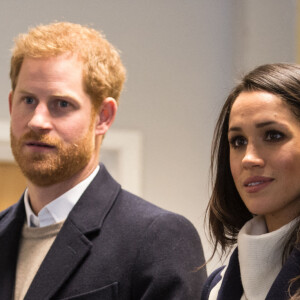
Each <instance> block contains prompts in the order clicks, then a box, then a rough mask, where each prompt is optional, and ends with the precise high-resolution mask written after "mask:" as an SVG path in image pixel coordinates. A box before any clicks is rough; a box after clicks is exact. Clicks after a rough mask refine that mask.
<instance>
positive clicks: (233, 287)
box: [217, 248, 243, 300]
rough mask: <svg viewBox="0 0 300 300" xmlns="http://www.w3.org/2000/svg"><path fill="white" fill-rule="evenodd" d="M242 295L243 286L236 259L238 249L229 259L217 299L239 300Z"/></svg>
mask: <svg viewBox="0 0 300 300" xmlns="http://www.w3.org/2000/svg"><path fill="white" fill-rule="evenodd" d="M242 295H243V285H242V280H241V272H240V266H239V259H238V249H237V248H236V249H235V250H234V252H233V253H232V255H231V257H230V261H229V264H228V267H227V270H226V272H225V274H224V279H223V282H222V285H221V288H220V291H219V293H218V298H217V299H218V300H219V299H231V300H239V299H241V297H242Z"/></svg>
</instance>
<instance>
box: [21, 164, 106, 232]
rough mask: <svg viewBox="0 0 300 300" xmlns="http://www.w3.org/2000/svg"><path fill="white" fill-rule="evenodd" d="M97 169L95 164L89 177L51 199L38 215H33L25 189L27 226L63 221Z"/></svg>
mask: <svg viewBox="0 0 300 300" xmlns="http://www.w3.org/2000/svg"><path fill="white" fill-rule="evenodd" d="M99 169H100V167H99V166H97V167H96V169H95V170H94V171H93V173H92V174H91V175H90V176H89V177H87V178H86V179H84V180H83V181H81V182H80V183H78V184H77V185H75V186H74V187H73V188H71V189H70V190H69V191H67V192H66V193H64V194H62V195H61V196H59V197H58V198H56V199H54V200H53V201H51V202H50V203H49V204H47V205H46V206H45V207H43V208H42V209H41V211H40V212H39V213H38V215H35V214H34V212H33V211H32V209H31V206H30V204H29V197H28V189H26V190H25V194H24V204H25V211H26V218H27V225H28V227H45V226H49V225H52V224H55V223H59V222H62V221H64V220H65V219H66V218H67V217H68V215H69V213H70V211H71V210H72V208H73V207H74V205H75V204H76V203H77V201H78V200H79V198H80V197H81V195H82V194H83V192H84V191H85V190H86V188H87V187H88V186H89V184H90V183H91V182H92V180H93V179H94V178H95V176H96V175H97V173H98V171H99Z"/></svg>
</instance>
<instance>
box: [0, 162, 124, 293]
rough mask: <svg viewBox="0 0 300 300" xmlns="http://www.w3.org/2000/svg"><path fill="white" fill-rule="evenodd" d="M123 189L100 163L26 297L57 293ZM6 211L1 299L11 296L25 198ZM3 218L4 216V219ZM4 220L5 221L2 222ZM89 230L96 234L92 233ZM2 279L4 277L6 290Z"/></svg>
mask: <svg viewBox="0 0 300 300" xmlns="http://www.w3.org/2000/svg"><path fill="white" fill-rule="evenodd" d="M120 189H121V187H120V185H119V184H118V183H117V182H115V181H114V180H113V179H112V177H111V176H110V175H109V173H108V172H107V170H106V168H105V167H104V165H102V164H101V167H100V171H99V172H98V174H97V175H96V177H95V178H94V180H93V181H92V183H91V184H90V185H89V186H88V188H87V189H86V190H85V192H84V193H83V195H82V196H81V198H80V199H79V201H78V202H77V204H76V205H75V206H74V208H73V209H72V211H71V212H70V214H69V216H68V218H67V219H66V221H65V223H64V225H63V227H62V229H61V231H60V232H59V234H58V236H57V238H56V239H55V241H54V243H53V245H52V247H51V248H50V250H49V252H48V254H47V255H46V257H45V259H44V261H43V263H42V265H41V266H40V268H39V270H38V272H37V274H36V276H35V278H34V279H33V281H32V284H31V286H30V288H29V290H28V292H27V295H26V297H25V299H48V298H50V297H51V296H52V295H54V294H55V293H56V292H57V290H58V289H59V288H60V287H61V286H62V284H63V283H64V282H65V281H66V280H67V279H68V278H69V276H70V275H71V274H72V272H73V271H74V270H75V269H76V267H77V266H78V265H79V264H80V263H81V261H82V260H83V258H84V257H86V256H87V255H88V254H89V250H90V249H91V247H92V237H93V236H95V234H97V233H99V232H100V229H101V226H102V224H103V222H104V220H105V217H106V216H107V214H108V213H109V211H110V209H111V207H112V206H113V204H114V202H115V200H116V197H117V195H118V193H119V192H120ZM7 214H8V216H7V220H3V221H2V225H1V227H2V228H1V229H0V253H1V254H2V255H1V256H0V278H1V279H0V283H1V284H0V285H1V289H0V290H1V291H0V299H2V298H3V299H8V295H9V296H10V298H12V297H11V295H12V291H13V288H14V278H15V266H16V260H17V253H18V242H19V239H20V234H21V230H22V226H23V224H24V220H25V210H24V203H23V197H22V198H21V200H20V201H19V203H18V204H17V205H16V206H15V207H14V208H13V209H12V211H11V212H10V211H9V212H8V213H7ZM4 218H5V216H4V217H3V218H2V219H4ZM4 221H6V222H5V223H4V224H3V222H4ZM90 233H94V234H93V235H89V234H90ZM90 236H91V238H89V237H90ZM3 253H4V254H5V255H3ZM12 266H13V267H12ZM7 272H9V274H7ZM8 275H9V276H8ZM7 277H9V278H7ZM4 278H6V279H4ZM3 280H5V288H4V290H3V284H2V281H3ZM6 286H7V287H6ZM2 290H3V292H2ZM2 295H3V297H1V296H2Z"/></svg>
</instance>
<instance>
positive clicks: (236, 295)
mask: <svg viewBox="0 0 300 300" xmlns="http://www.w3.org/2000/svg"><path fill="white" fill-rule="evenodd" d="M223 268H224V267H221V268H219V269H217V270H215V271H214V272H213V273H212V274H211V275H210V276H209V277H208V279H207V281H206V283H205V285H204V288H203V293H202V297H201V299H202V300H207V299H208V298H209V294H210V292H211V290H212V288H213V287H214V286H215V285H216V284H217V283H218V282H219V281H220V280H221V279H222V277H221V272H222V270H223ZM299 275H300V251H299V250H297V249H293V251H292V253H291V255H290V256H289V257H288V259H287V261H286V262H285V264H284V265H283V267H282V269H281V271H280V272H279V274H278V276H277V278H276V279H275V281H274V283H273V285H272V286H271V288H270V290H269V292H268V294H267V297H266V300H285V299H290V296H289V292H288V290H289V286H290V280H291V279H293V278H295V277H296V276H299ZM298 288H300V283H299V280H298V281H296V282H295V283H294V284H293V285H291V289H290V292H291V294H292V295H293V294H294V293H295V291H296V290H297V289H298ZM243 292H244V291H243V286H242V281H241V273H240V266H239V260H238V248H236V249H235V250H234V252H233V253H232V255H231V257H230V260H229V264H228V267H227V270H226V271H225V274H224V278H223V281H222V284H221V287H220V290H219V294H218V298H217V299H218V300H223V299H224V300H229V299H230V300H240V299H241V297H242V295H243Z"/></svg>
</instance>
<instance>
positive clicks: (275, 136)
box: [265, 130, 284, 142]
mask: <svg viewBox="0 0 300 300" xmlns="http://www.w3.org/2000/svg"><path fill="white" fill-rule="evenodd" d="M283 138H284V134H283V133H281V132H279V131H276V130H270V131H267V132H266V137H265V140H266V141H270V142H277V141H279V140H282V139H283Z"/></svg>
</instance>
